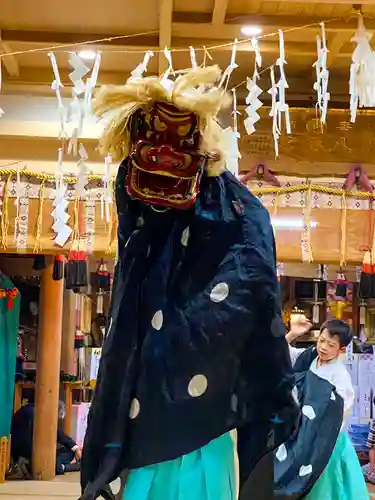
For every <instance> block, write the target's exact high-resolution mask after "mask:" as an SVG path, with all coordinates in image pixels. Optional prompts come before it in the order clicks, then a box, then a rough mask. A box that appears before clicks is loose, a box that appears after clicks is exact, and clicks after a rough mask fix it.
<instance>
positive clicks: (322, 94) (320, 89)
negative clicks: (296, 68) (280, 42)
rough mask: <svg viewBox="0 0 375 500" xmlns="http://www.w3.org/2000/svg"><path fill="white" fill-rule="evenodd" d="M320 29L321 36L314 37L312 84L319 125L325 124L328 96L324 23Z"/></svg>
mask: <svg viewBox="0 0 375 500" xmlns="http://www.w3.org/2000/svg"><path fill="white" fill-rule="evenodd" d="M320 25H321V27H322V36H321V37H320V36H319V35H318V36H317V37H316V45H317V53H318V59H317V60H316V62H315V63H314V67H315V70H316V82H315V83H314V90H315V91H316V98H317V99H316V100H317V102H316V105H317V108H318V109H319V113H320V121H321V123H323V124H324V123H326V119H327V111H328V101H329V99H330V94H329V92H328V80H329V71H328V69H327V54H328V49H327V42H326V33H325V26H324V23H321V24H320Z"/></svg>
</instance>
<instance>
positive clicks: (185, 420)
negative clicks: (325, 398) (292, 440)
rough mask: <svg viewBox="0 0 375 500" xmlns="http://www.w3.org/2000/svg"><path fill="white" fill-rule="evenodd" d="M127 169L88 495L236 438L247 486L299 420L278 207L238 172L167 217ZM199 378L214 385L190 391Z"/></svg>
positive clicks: (207, 184)
mask: <svg viewBox="0 0 375 500" xmlns="http://www.w3.org/2000/svg"><path fill="white" fill-rule="evenodd" d="M128 161H129V160H127V159H126V160H124V162H123V163H122V165H121V166H120V168H119V172H118V175H117V180H116V202H117V211H118V223H119V230H118V245H119V248H118V262H117V266H116V271H115V279H114V287H113V291H112V303H111V311H110V320H109V329H108V334H107V337H106V340H105V343H104V346H103V351H102V358H101V363H100V368H99V373H98V380H97V386H96V390H95V395H94V399H93V402H92V406H91V410H90V414H89V418H88V429H87V434H86V439H85V443H84V450H83V462H82V469H81V484H82V490H83V492H84V493H83V495H82V497H81V498H82V499H86V500H88V499H94V498H97V497H98V495H99V492H100V491H101V489H103V488H104V487H105V485H107V484H109V482H110V481H112V480H114V479H116V478H117V477H118V476H119V474H120V473H121V471H123V470H124V469H132V468H139V467H143V466H147V465H150V464H153V463H160V462H163V461H167V460H172V459H175V458H177V457H180V456H182V455H184V454H187V453H189V452H191V451H193V450H196V449H198V448H200V447H202V446H204V445H205V444H207V443H208V442H209V441H211V440H213V439H215V438H217V437H219V436H220V435H222V434H224V433H226V432H227V431H229V430H231V429H237V431H238V453H239V462H240V473H241V484H243V483H244V482H245V481H246V479H247V478H248V476H249V473H250V471H251V470H252V468H253V467H254V464H255V463H256V462H257V461H258V460H259V459H260V457H261V456H263V455H265V454H266V453H267V452H269V451H270V450H272V449H274V448H275V447H277V446H278V445H279V444H281V443H282V442H284V441H285V440H286V439H287V437H288V436H289V435H290V434H291V433H292V431H293V429H294V426H295V424H296V421H297V418H298V410H297V406H296V404H295V402H294V400H293V397H292V393H291V391H292V387H293V372H292V367H291V361H290V356H289V352H288V347H287V344H286V342H285V338H284V335H285V329H284V325H283V322H282V319H281V311H280V305H279V284H278V281H277V276H276V269H275V268H276V262H275V244H274V235H273V229H272V226H271V223H270V219H269V215H268V212H267V210H266V209H265V208H264V207H263V206H262V204H261V203H260V201H259V200H258V199H257V198H256V197H255V196H253V195H252V194H251V193H250V192H249V190H248V189H247V188H246V187H245V186H243V185H242V184H241V183H240V182H238V181H237V180H236V179H235V177H234V176H233V175H231V174H230V173H229V172H224V173H223V174H222V175H220V176H217V177H208V176H204V177H203V179H202V182H201V186H200V193H199V196H198V198H197V201H196V203H195V204H194V206H193V207H192V208H191V209H188V210H166V211H160V209H157V210H158V211H156V210H155V209H154V208H153V207H151V206H147V205H146V204H144V203H141V202H139V201H136V200H133V199H130V198H129V196H128V195H127V193H126V187H125V182H124V181H125V176H126V172H127V164H128ZM197 376H198V378H199V377H200V379H201V381H202V376H203V380H205V381H206V387H205V388H204V391H203V393H202V394H198V395H197V394H193V395H192V393H191V390H190V386H191V384H193V383H194V377H197ZM203 385H204V384H203ZM194 396H196V397H194ZM130 417H131V418H130Z"/></svg>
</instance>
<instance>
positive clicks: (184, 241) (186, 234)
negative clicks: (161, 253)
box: [181, 226, 190, 247]
mask: <svg viewBox="0 0 375 500" xmlns="http://www.w3.org/2000/svg"><path fill="white" fill-rule="evenodd" d="M189 238H190V229H189V226H188V227H186V228H185V229H184V230H183V231H182V235H181V245H183V246H184V247H187V246H188V243H189Z"/></svg>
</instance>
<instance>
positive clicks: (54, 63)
mask: <svg viewBox="0 0 375 500" xmlns="http://www.w3.org/2000/svg"><path fill="white" fill-rule="evenodd" d="M48 57H49V58H50V60H51V65H52V71H53V75H54V77H55V79H54V80H53V82H52V85H51V89H52V90H54V91H55V93H56V98H57V110H58V112H59V117H60V131H59V138H60V139H66V138H67V134H66V132H65V121H66V110H65V108H64V105H63V101H62V97H61V89H62V88H63V87H64V85H63V84H62V83H61V78H60V73H59V68H58V66H57V61H56V57H55V54H54V53H53V52H49V53H48Z"/></svg>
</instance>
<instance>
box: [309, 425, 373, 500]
mask: <svg viewBox="0 0 375 500" xmlns="http://www.w3.org/2000/svg"><path fill="white" fill-rule="evenodd" d="M369 498H370V496H369V492H368V489H367V486H366V483H365V480H364V478H363V473H362V469H361V466H360V464H359V461H358V458H357V455H356V453H355V450H354V448H353V445H352V443H351V442H350V439H349V437H348V436H347V435H346V434H345V433H344V432H342V433H341V434H340V436H339V438H338V440H337V443H336V446H335V449H334V450H333V453H332V456H331V458H330V461H329V462H328V465H327V467H326V469H325V471H324V472H323V474H322V475H321V477H320V479H319V481H318V482H317V483H316V484H315V486H314V487H313V489H312V490H311V492H310V493H309V494H308V495H307V496H306V497H305V500H354V499H355V500H369Z"/></svg>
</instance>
